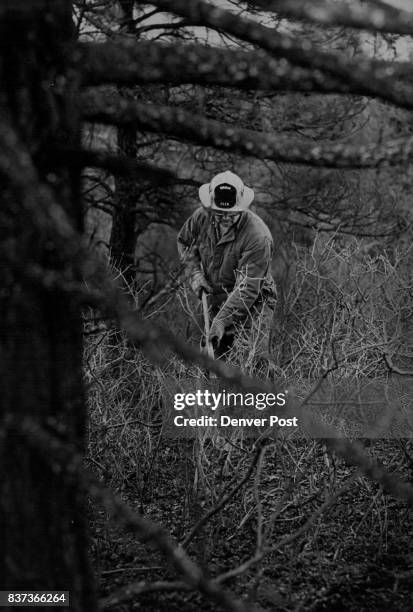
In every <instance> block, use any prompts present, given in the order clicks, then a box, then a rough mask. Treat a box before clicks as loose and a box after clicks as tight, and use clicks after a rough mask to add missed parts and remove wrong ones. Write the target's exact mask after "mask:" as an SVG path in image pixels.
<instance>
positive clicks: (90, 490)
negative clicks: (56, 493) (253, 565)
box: [2, 418, 251, 612]
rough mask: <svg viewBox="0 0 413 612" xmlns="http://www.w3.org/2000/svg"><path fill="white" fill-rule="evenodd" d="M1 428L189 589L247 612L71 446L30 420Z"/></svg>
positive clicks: (235, 610)
mask: <svg viewBox="0 0 413 612" xmlns="http://www.w3.org/2000/svg"><path fill="white" fill-rule="evenodd" d="M2 425H3V427H4V428H7V429H8V430H9V431H14V434H15V435H16V436H19V437H22V438H23V440H24V441H25V442H26V443H27V444H28V445H29V447H31V448H32V450H33V451H34V452H35V453H36V454H38V455H40V457H41V458H42V460H43V461H44V463H45V464H46V465H48V466H49V468H50V469H51V470H52V471H55V472H57V473H58V474H60V475H61V477H62V478H65V479H66V481H67V482H68V483H71V484H72V485H75V486H77V487H79V488H80V490H81V491H82V492H84V493H86V494H88V495H90V496H91V497H92V498H93V499H94V500H95V501H96V502H97V503H98V504H101V505H102V506H103V507H104V508H105V509H106V511H107V512H108V514H109V515H110V516H111V518H112V519H113V520H115V521H116V523H117V524H119V525H121V526H122V527H123V528H124V529H125V530H126V531H128V532H130V533H135V534H136V535H137V536H138V538H139V540H140V541H141V542H143V543H152V544H154V545H155V546H156V547H157V548H158V550H160V551H161V552H162V554H163V555H164V556H165V558H166V559H167V560H168V561H169V562H170V563H171V564H172V566H173V567H174V568H175V569H176V570H177V571H178V572H179V573H180V574H181V575H182V576H183V578H184V580H185V583H186V584H187V585H188V587H189V588H191V589H194V590H198V591H200V592H201V593H203V594H204V595H206V596H207V597H209V598H210V599H211V600H212V601H214V602H215V603H216V604H218V605H219V606H221V607H222V608H223V609H225V610H228V611H229V612H248V610H251V608H249V606H246V605H244V603H243V602H241V601H240V600H238V599H236V598H235V596H234V595H232V594H231V593H228V591H226V590H224V589H223V588H222V587H221V586H220V585H219V584H218V583H217V582H216V581H214V580H211V579H210V578H208V577H207V576H206V575H205V574H204V572H203V571H202V570H201V568H200V567H199V566H198V565H197V564H196V563H194V562H193V561H192V559H190V557H188V555H187V554H186V553H185V552H184V550H183V549H182V548H181V547H180V546H179V544H178V543H177V542H175V541H174V540H173V538H172V537H171V536H170V535H169V533H167V532H166V531H164V529H163V528H162V527H160V526H159V525H158V524H157V523H154V522H153V521H151V520H149V519H147V518H145V517H143V516H140V515H139V514H137V513H136V512H134V511H133V510H131V508H129V506H127V505H126V504H125V503H124V502H123V501H122V500H121V499H120V498H119V497H118V496H117V495H115V494H114V493H113V492H112V491H111V490H110V489H107V488H106V487H104V486H103V485H102V483H101V482H100V481H99V480H98V478H97V477H96V476H95V475H94V474H92V473H91V472H86V471H85V470H84V469H83V458H82V456H81V455H80V454H78V453H77V452H76V449H74V448H73V447H72V446H71V445H68V444H65V443H64V442H61V441H60V440H59V439H58V438H57V437H55V436H53V435H51V434H49V433H48V432H47V431H46V430H45V429H44V428H42V427H41V426H39V425H38V424H36V423H35V422H34V421H32V420H31V419H25V420H23V421H20V422H17V423H16V422H15V420H14V418H12V419H10V420H8V421H7V420H5V421H3V424H2Z"/></svg>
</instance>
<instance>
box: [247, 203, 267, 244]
mask: <svg viewBox="0 0 413 612" xmlns="http://www.w3.org/2000/svg"><path fill="white" fill-rule="evenodd" d="M245 230H246V231H247V233H248V234H250V235H251V237H253V238H268V239H269V240H271V241H272V234H271V232H270V230H269V227H268V225H267V224H266V223H265V221H263V220H262V219H261V217H260V216H259V215H257V214H256V213H255V212H253V211H252V210H247V211H246V212H245Z"/></svg>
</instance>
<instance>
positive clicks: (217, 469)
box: [91, 433, 413, 612]
mask: <svg viewBox="0 0 413 612" xmlns="http://www.w3.org/2000/svg"><path fill="white" fill-rule="evenodd" d="M136 435H137V438H139V434H138V433H137V434H136ZM129 441H130V443H133V436H132V438H131V437H130V436H129ZM136 441H138V440H136ZM406 448H409V445H407V446H406V445H403V442H402V441H396V440H393V441H391V440H386V441H384V440H376V441H374V442H372V443H371V444H370V445H369V446H367V448H366V451H367V452H368V453H369V454H371V455H373V456H374V457H375V458H376V459H378V460H379V461H380V462H382V463H383V464H384V465H385V466H386V467H388V469H389V470H390V471H397V473H398V474H399V475H401V476H403V477H404V478H405V479H409V478H410V479H411V475H412V465H409V459H408V456H407V455H406ZM155 449H156V450H155ZM406 457H407V459H406ZM251 459H252V453H251V448H243V449H241V448H240V449H235V448H234V447H231V449H230V451H228V447H226V448H225V449H224V450H223V449H218V448H216V447H214V446H212V445H211V447H210V448H205V447H202V448H201V447H200V446H199V444H198V443H197V442H194V441H187V442H176V443H175V442H174V443H171V441H170V440H162V439H159V440H158V441H157V442H156V445H155V446H154V447H153V452H152V459H151V460H150V461H149V462H148V461H147V462H146V467H145V466H144V465H143V462H142V463H141V464H136V465H135V466H134V470H131V471H130V472H129V473H128V474H126V473H124V476H125V477H124V478H123V480H119V478H117V479H116V482H113V484H112V486H115V488H117V492H118V494H119V495H120V496H121V497H122V498H123V499H124V500H125V501H126V502H127V503H128V504H129V505H130V507H132V508H133V509H135V510H136V511H137V512H139V513H143V514H144V515H145V516H146V517H148V518H150V519H152V520H153V521H156V522H158V523H159V524H162V525H163V526H164V528H165V529H167V530H169V531H170V533H171V534H172V535H173V537H175V538H176V539H177V540H178V541H179V540H181V539H182V538H183V536H184V535H185V534H187V533H188V531H189V530H190V528H191V527H192V526H193V525H194V524H195V523H196V522H197V521H198V520H199V518H200V517H201V516H202V515H203V514H204V513H205V512H206V511H207V510H208V509H209V508H210V507H213V506H214V505H216V504H217V503H218V501H219V500H220V499H221V498H222V496H223V495H225V494H226V493H228V491H229V490H231V488H232V487H233V486H234V485H235V483H236V482H239V481H240V480H241V479H242V478H243V476H244V475H245V473H246V471H247V469H248V466H249V464H250V462H251ZM94 469H95V468H94ZM110 475H111V476H113V472H112V473H110V470H109V471H108V472H107V474H106V477H108V476H110ZM320 508H322V509H323V511H320ZM314 513H316V514H314ZM91 516H92V521H91V523H92V536H93V540H92V546H91V547H92V555H93V560H94V568H95V571H96V575H97V580H98V584H99V586H100V593H99V595H100V597H101V598H102V601H104V600H105V598H106V597H108V596H109V595H112V594H114V593H117V592H121V591H120V590H121V589H122V587H124V586H125V585H129V584H131V583H137V582H141V581H143V582H145V583H150V582H154V581H165V580H167V581H170V580H177V579H179V578H180V577H179V576H177V575H176V573H175V572H174V570H173V569H172V568H171V567H168V565H167V563H166V562H165V560H164V559H163V558H162V557H161V555H160V554H159V553H158V552H157V551H156V550H155V549H154V548H152V547H150V546H149V547H148V546H144V545H142V544H141V543H140V542H139V541H138V539H137V538H136V537H134V536H132V535H130V534H125V533H124V532H122V531H121V530H120V529H119V528H118V527H116V526H114V525H113V524H111V523H109V522H108V520H107V517H106V514H105V512H104V511H103V510H102V509H100V508H98V507H94V508H93V509H92V512H91ZM412 518H413V514H412V511H411V510H409V509H408V508H407V506H406V505H405V504H403V503H402V502H399V501H397V500H395V499H393V498H392V497H391V496H388V495H386V494H384V493H383V491H382V490H381V488H380V487H379V486H378V485H376V484H375V483H372V482H371V481H369V480H367V479H366V478H365V477H363V476H360V475H359V474H358V473H357V472H356V471H355V468H350V467H348V466H347V465H346V464H345V463H344V462H343V461H342V460H339V459H337V458H335V457H334V456H332V455H331V454H330V453H329V452H327V451H326V449H325V448H324V447H323V446H322V444H320V443H318V442H314V441H306V442H304V441H296V442H293V441H288V442H284V443H283V442H277V443H276V444H274V445H271V446H270V447H269V448H268V450H267V452H266V453H265V459H264V460H263V461H261V463H260V464H259V468H256V470H255V471H253V473H252V475H251V476H250V478H249V479H248V480H247V482H245V484H244V486H243V487H241V488H240V489H239V490H238V491H237V493H236V494H235V495H234V497H233V498H232V499H231V500H230V501H229V502H228V503H227V504H226V505H225V507H224V508H223V509H222V510H221V511H220V512H219V513H217V514H216V515H215V516H214V517H213V518H212V519H211V520H210V521H208V522H207V523H206V525H205V526H204V527H203V528H202V529H201V530H200V532H199V533H198V534H197V535H196V536H195V537H194V539H193V540H192V541H191V542H190V543H189V545H188V546H187V548H186V550H187V552H188V553H189V554H190V556H191V557H192V558H193V559H195V560H196V561H197V562H198V563H199V564H200V566H201V567H202V568H203V569H204V570H205V571H206V572H207V573H208V575H210V576H213V577H216V576H219V575H221V574H223V573H224V572H227V571H228V570H231V569H232V568H234V567H238V566H239V565H240V564H241V563H243V562H245V561H247V560H248V559H251V557H253V556H254V554H255V552H256V551H257V545H258V546H259V544H260V539H261V540H262V543H263V544H264V546H266V545H268V546H271V547H273V550H272V551H270V552H269V553H268V554H267V555H266V556H265V557H264V559H263V560H262V561H261V562H259V563H257V564H253V565H252V566H251V567H250V568H249V569H247V570H246V571H244V572H242V573H240V574H239V575H238V576H236V577H234V578H230V579H228V581H226V587H227V588H228V589H230V590H231V591H232V592H233V593H234V594H236V595H237V596H238V597H240V598H241V599H243V600H244V601H245V602H249V603H250V604H252V605H253V606H254V607H253V609H254V610H255V611H257V612H260V611H261V612H262V611H264V610H265V611H270V610H271V611H272V610H285V611H310V610H311V611H312V612H316V611H317V612H321V611H328V610H335V611H337V610H338V611H339V610H343V611H344V610H346V611H348V612H353V611H354V612H356V611H357V612H360V611H364V610H366V611H367V610H368V611H371V610H375V611H382V610H383V611H386V612H387V611H389V610H392V611H393V610H397V611H400V612H408V611H411V610H412V609H413V522H412ZM257 534H261V536H257ZM285 536H290V538H289V540H290V541H289V542H288V541H285ZM283 540H284V541H283ZM108 604H109V601H108V600H106V602H105V605H106V606H107V609H111V610H114V611H119V612H121V611H124V612H126V611H127V610H148V611H149V610H150V611H153V612H167V611H168V612H173V611H175V610H176V611H179V612H195V611H197V610H218V609H219V608H218V607H217V605H216V604H214V603H211V602H210V601H209V600H208V599H207V598H205V597H203V596H201V595H199V594H198V593H194V592H190V591H188V592H186V591H174V592H170V593H165V592H154V593H145V594H141V595H139V596H135V597H134V598H132V599H128V598H126V600H125V601H124V603H119V604H117V605H113V606H109V605H108Z"/></svg>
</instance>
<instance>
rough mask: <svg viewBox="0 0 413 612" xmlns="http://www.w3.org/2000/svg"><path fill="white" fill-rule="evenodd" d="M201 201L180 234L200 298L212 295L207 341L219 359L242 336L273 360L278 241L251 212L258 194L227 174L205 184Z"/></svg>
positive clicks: (188, 271) (180, 244)
mask: <svg viewBox="0 0 413 612" xmlns="http://www.w3.org/2000/svg"><path fill="white" fill-rule="evenodd" d="M199 198H200V200H201V204H202V206H200V207H199V208H197V209H196V210H195V212H194V213H193V214H192V215H191V217H190V218H189V219H188V220H187V221H186V222H185V224H184V225H183V227H182V229H181V231H180V232H179V234H178V251H179V255H180V258H181V260H182V262H183V264H184V266H185V272H186V278H187V279H188V281H189V284H190V287H191V288H192V290H193V292H194V293H195V295H196V296H197V297H198V298H199V299H201V297H202V292H203V291H205V292H206V293H207V294H208V301H209V305H210V312H211V315H212V317H213V319H212V324H211V326H210V331H209V338H208V339H209V341H210V342H211V343H212V345H213V347H214V350H215V354H216V355H217V356H218V357H223V356H226V355H227V353H228V351H229V350H230V349H231V347H232V346H233V344H234V342H236V341H237V338H238V339H240V338H241V336H242V337H243V339H244V343H245V342H246V339H247V338H248V339H249V340H250V341H251V342H252V343H253V351H254V356H255V357H265V358H268V344H269V333H270V326H271V320H272V316H273V312H274V307H275V298H276V293H275V284H274V280H273V278H272V276H271V272H270V265H271V258H272V253H273V239H272V236H271V233H270V230H269V229H268V227H267V225H266V224H265V223H264V221H263V220H262V219H261V218H260V217H259V216H258V215H256V214H255V213H254V212H252V211H251V210H249V206H250V205H251V203H252V201H253V199H254V192H253V190H252V189H250V188H249V187H247V186H246V185H244V183H243V181H242V180H241V179H240V177H239V176H237V175H236V174H234V173H233V172H230V171H226V172H221V173H220V174H217V175H216V176H214V177H213V179H212V180H211V182H210V183H206V184H205V185H202V186H201V187H200V189H199ZM241 330H242V331H243V332H244V333H241ZM245 332H246V333H245ZM250 348H251V347H250Z"/></svg>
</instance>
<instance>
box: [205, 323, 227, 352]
mask: <svg viewBox="0 0 413 612" xmlns="http://www.w3.org/2000/svg"><path fill="white" fill-rule="evenodd" d="M224 333H225V325H224V323H223V322H222V321H221V319H217V317H215V319H214V320H213V321H212V325H211V328H210V330H209V334H208V340H209V342H211V344H212V345H213V346H218V345H219V343H220V342H221V340H222V337H223V335H224Z"/></svg>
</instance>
